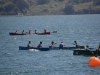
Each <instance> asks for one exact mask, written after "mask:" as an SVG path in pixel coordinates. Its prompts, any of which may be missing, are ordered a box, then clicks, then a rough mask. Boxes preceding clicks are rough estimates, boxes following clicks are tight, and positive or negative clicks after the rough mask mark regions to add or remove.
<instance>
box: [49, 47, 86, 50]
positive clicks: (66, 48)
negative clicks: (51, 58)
mask: <svg viewBox="0 0 100 75" xmlns="http://www.w3.org/2000/svg"><path fill="white" fill-rule="evenodd" d="M78 48H80V49H84V46H79V47H64V48H63V49H62V50H73V49H78ZM50 49H51V50H59V49H60V48H59V47H53V48H50Z"/></svg>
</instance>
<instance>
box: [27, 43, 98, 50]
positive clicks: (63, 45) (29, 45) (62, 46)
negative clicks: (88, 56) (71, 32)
mask: <svg viewBox="0 0 100 75" xmlns="http://www.w3.org/2000/svg"><path fill="white" fill-rule="evenodd" d="M55 44H56V43H55V42H53V41H52V42H51V44H50V45H49V48H53V47H55V46H54V45H55ZM73 45H75V46H76V48H79V45H78V43H77V41H74V44H73ZM27 47H28V48H32V47H33V46H32V45H31V41H29V42H28V45H27ZM37 48H42V42H41V41H40V43H39V44H38V46H37ZM64 48H66V45H65V44H64V43H63V42H61V43H60V44H59V49H64ZM84 50H90V49H89V46H88V45H86V47H85V48H84ZM98 50H100V45H99V47H98V48H97V49H96V51H98Z"/></svg>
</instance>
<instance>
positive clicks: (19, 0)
mask: <svg viewBox="0 0 100 75" xmlns="http://www.w3.org/2000/svg"><path fill="white" fill-rule="evenodd" d="M34 1H36V3H37V5H43V4H48V3H49V2H50V0H34ZM54 1H59V2H63V1H65V0H54ZM86 2H93V6H100V0H68V1H67V3H66V5H65V8H64V9H63V10H62V11H63V12H64V14H66V15H68V14H82V13H85V14H95V13H96V14H100V9H98V10H94V9H92V6H90V7H88V8H87V9H83V10H80V11H77V12H76V11H75V10H74V5H77V4H81V3H86ZM31 3H32V0H0V15H16V14H18V13H19V12H20V13H23V14H27V11H29V7H30V6H31Z"/></svg>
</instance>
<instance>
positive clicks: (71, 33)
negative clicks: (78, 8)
mask: <svg viewBox="0 0 100 75" xmlns="http://www.w3.org/2000/svg"><path fill="white" fill-rule="evenodd" d="M44 28H45V29H47V30H48V31H50V32H52V31H54V30H57V33H51V35H28V36H9V32H15V31H16V30H18V32H19V33H21V32H22V30H25V31H26V32H28V31H29V30H32V32H34V30H35V29H36V30H37V31H38V32H43V30H44ZM29 40H30V41H31V42H32V44H33V46H37V45H38V43H39V42H40V41H42V42H43V47H48V45H49V44H50V43H51V41H54V42H57V44H56V46H58V45H59V43H60V42H61V41H63V42H64V43H65V44H66V46H73V44H72V43H73V41H75V40H76V41H77V42H78V44H79V45H83V46H86V45H89V46H90V47H93V48H96V47H97V46H98V45H99V43H100V15H99V14H96V15H56V16H55V15H50V16H23V17H18V16H0V43H1V44H0V75H77V74H79V75H100V67H95V68H93V67H89V65H88V60H89V58H90V57H91V56H82V55H81V56H75V55H73V50H51V51H38V52H33V51H28V50H26V51H20V50H19V49H18V47H19V46H27V43H28V41H29ZM99 58H100V57H99Z"/></svg>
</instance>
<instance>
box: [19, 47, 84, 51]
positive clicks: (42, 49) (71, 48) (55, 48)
mask: <svg viewBox="0 0 100 75" xmlns="http://www.w3.org/2000/svg"><path fill="white" fill-rule="evenodd" d="M80 48H81V49H83V48H84V46H80ZM29 49H38V50H40V51H48V50H60V49H59V47H53V48H49V47H45V48H37V47H31V48H28V47H24V46H19V50H29ZM73 49H77V47H65V48H63V49H62V50H73Z"/></svg>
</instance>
